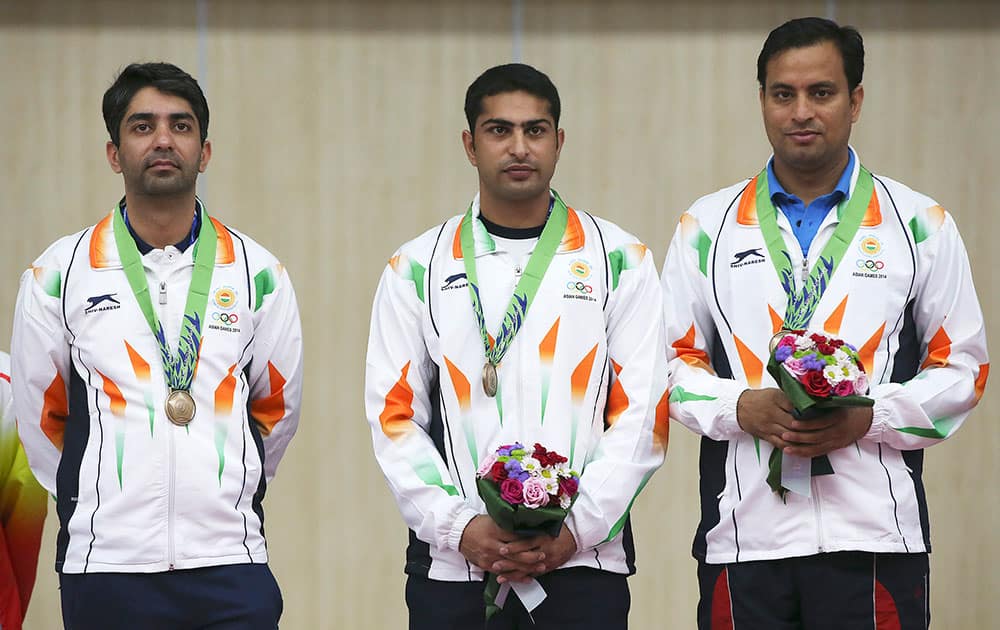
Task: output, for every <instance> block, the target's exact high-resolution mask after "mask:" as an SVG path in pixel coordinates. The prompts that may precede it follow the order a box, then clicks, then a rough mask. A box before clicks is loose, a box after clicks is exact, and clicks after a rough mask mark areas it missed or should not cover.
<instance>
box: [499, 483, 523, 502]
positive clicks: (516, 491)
mask: <svg viewBox="0 0 1000 630" xmlns="http://www.w3.org/2000/svg"><path fill="white" fill-rule="evenodd" d="M500 498H501V499H503V500H504V501H506V502H507V503H510V504H511V505H521V504H522V503H524V486H523V485H522V484H521V482H520V481H518V480H517V479H511V478H509V477H508V478H507V479H504V480H503V482H502V483H501V484H500Z"/></svg>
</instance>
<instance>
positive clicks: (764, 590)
mask: <svg viewBox="0 0 1000 630" xmlns="http://www.w3.org/2000/svg"><path fill="white" fill-rule="evenodd" d="M863 69H864V46H863V42H862V38H861V35H860V34H859V33H858V32H857V31H856V30H855V29H853V28H850V27H841V26H838V25H837V24H836V23H834V22H832V21H830V20H825V19H821V18H803V19H797V20H792V21H790V22H788V23H786V24H783V25H782V26H780V27H778V28H776V29H775V30H773V31H772V32H771V34H770V35H769V36H768V38H767V41H766V42H765V44H764V47H763V50H762V51H761V54H760V58H759V60H758V80H759V82H760V104H761V111H762V113H763V118H764V128H765V131H766V132H767V137H768V140H769V141H770V143H771V146H772V148H773V150H774V154H773V157H772V158H771V160H769V161H768V163H767V165H766V167H765V168H764V169H763V170H762V171H761V173H760V174H759V175H757V176H756V177H754V178H752V179H750V180H745V181H743V182H740V183H739V184H736V185H734V186H731V187H728V188H725V189H723V190H721V191H718V192H716V193H713V194H711V195H708V196H706V197H703V198H702V199H699V200H698V201H697V202H695V204H694V205H693V206H692V207H691V208H690V209H689V210H688V211H687V212H685V213H684V214H683V215H682V217H681V220H680V226H679V227H678V229H677V232H676V234H675V237H674V240H673V242H672V243H671V246H670V250H669V252H668V253H667V258H666V262H665V264H664V268H663V275H662V282H663V287H664V305H665V313H666V315H665V320H666V329H667V343H668V346H667V348H668V355H669V359H670V361H669V365H670V374H671V376H670V386H671V398H670V401H671V406H670V411H671V416H672V417H673V418H675V419H676V420H678V421H680V422H681V423H683V424H684V425H686V426H687V427H689V428H690V429H691V430H693V431H694V432H695V433H698V434H700V435H701V436H703V437H702V441H701V464H700V472H701V507H702V514H701V523H700V524H699V527H698V531H697V533H696V536H695V541H694V548H693V552H694V555H695V557H696V558H697V559H698V563H699V565H698V580H699V584H700V589H701V601H700V603H699V606H698V626H699V628H702V629H704V630H709V629H715V628H768V629H769V630H771V629H789V630H790V629H793V628H797V629H801V628H808V629H813V628H830V629H838V630H839V629H841V628H876V627H877V628H904V629H912V628H925V627H926V626H927V624H928V623H929V618H930V612H929V606H928V602H929V593H928V588H929V569H928V558H927V553H928V552H929V551H930V540H929V531H930V530H929V526H928V523H927V506H926V502H925V495H924V488H923V483H922V481H921V472H922V467H923V449H924V448H926V447H928V446H932V445H934V444H937V443H938V442H940V441H942V440H944V439H946V438H948V437H950V436H951V435H953V434H954V433H955V431H956V430H957V429H958V428H959V426H960V425H961V424H962V422H963V421H964V420H965V418H966V417H967V416H968V414H969V412H970V411H971V410H972V408H973V407H974V406H975V405H976V403H977V402H978V401H979V399H980V397H981V396H982V393H983V388H984V387H985V384H986V378H987V374H988V372H989V362H988V361H989V360H988V358H987V353H986V337H985V331H984V328H983V316H982V312H981V310H980V308H979V303H978V299H977V297H976V292H975V288H974V286H973V283H972V275H971V272H970V268H969V261H968V257H967V255H966V252H965V248H964V246H963V244H962V240H961V238H960V237H959V234H958V230H957V228H956V226H955V222H954V220H953V218H952V216H951V215H950V214H948V213H947V212H946V211H945V210H944V209H942V208H941V206H939V205H937V204H936V203H935V202H934V201H933V200H931V199H930V198H928V197H926V196H924V195H922V194H920V193H917V192H915V191H913V190H911V189H909V188H907V187H906V186H904V185H902V184H900V183H898V182H895V181H893V180H891V179H889V178H886V177H883V176H880V175H873V174H872V173H871V172H870V171H868V170H867V169H866V168H865V167H864V166H863V165H862V164H861V160H860V158H859V157H858V155H857V154H856V153H855V152H854V150H853V149H851V147H850V146H849V144H848V141H849V138H850V132H851V126H852V125H853V123H855V122H856V121H857V120H858V117H859V116H860V114H861V104H862V101H863V99H864V87H863V86H862V85H861V78H862V73H863ZM790 322H806V323H805V326H806V327H808V329H810V330H812V331H816V332H820V331H821V332H823V333H825V334H826V335H830V336H833V337H836V338H839V339H841V340H843V341H845V342H846V343H848V344H851V345H853V346H854V347H855V348H856V349H857V354H858V355H859V357H860V362H861V364H862V366H863V368H864V371H865V373H866V374H867V378H868V380H869V381H870V383H871V388H870V391H869V392H868V396H870V398H872V399H873V400H874V407H849V408H841V409H838V410H836V411H830V412H827V413H825V414H824V415H820V416H818V417H816V418H813V419H806V418H799V417H798V416H797V415H795V414H793V411H794V409H793V405H792V403H791V401H790V400H789V397H788V396H787V395H786V394H785V393H783V392H782V391H781V390H780V389H778V388H777V387H776V384H775V381H774V380H773V379H772V378H771V377H770V375H769V374H768V372H767V371H766V370H765V365H766V364H767V362H768V358H769V354H770V342H771V340H772V337H774V336H775V335H776V333H778V332H779V331H781V330H782V329H783V328H784V327H785V326H786V325H790V324H789V323H790ZM791 327H792V328H797V327H798V326H796V325H791ZM776 449H779V452H780V453H781V454H782V455H783V458H785V459H786V460H787V461H794V459H795V458H801V460H800V461H801V462H802V463H803V466H801V467H800V470H802V471H803V473H802V484H801V485H799V484H794V483H792V481H791V479H793V477H794V475H793V474H792V472H794V471H791V470H789V469H787V468H785V469H783V471H782V474H784V473H789V476H788V477H785V476H782V478H781V482H782V484H785V483H786V481H787V483H788V484H789V487H794V488H796V490H795V491H794V492H791V491H789V492H787V493H784V494H783V491H782V490H781V489H780V488H774V486H772V485H769V483H768V472H769V470H768V468H769V466H768V462H769V459H770V455H771V453H772V452H773V451H774V450H776ZM810 460H811V464H810ZM787 461H786V463H787ZM782 494H783V498H782Z"/></svg>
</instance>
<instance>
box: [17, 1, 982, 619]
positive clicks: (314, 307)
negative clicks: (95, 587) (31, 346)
mask: <svg viewBox="0 0 1000 630" xmlns="http://www.w3.org/2000/svg"><path fill="white" fill-rule="evenodd" d="M521 5H522V9H523V11H522V24H523V37H522V38H521V40H520V42H521V50H522V51H523V56H524V60H525V61H527V62H529V63H534V64H536V65H537V66H538V67H540V68H541V69H542V70H544V71H546V72H547V73H549V75H550V76H551V77H552V78H553V80H554V81H555V83H556V85H557V86H558V87H559V89H560V92H561V95H562V98H563V116H562V126H563V127H564V128H565V129H566V135H567V145H566V150H565V151H564V152H563V154H562V160H561V162H560V165H559V169H558V172H557V175H556V179H555V180H554V181H555V185H556V187H557V188H558V189H559V190H560V192H561V193H562V194H563V196H564V197H565V198H566V199H567V200H568V201H569V202H570V203H572V204H574V205H576V206H578V207H581V208H585V209H589V210H592V211H594V212H596V213H598V214H600V215H602V216H605V217H607V218H609V219H612V220H615V221H616V222H619V223H620V224H621V225H623V226H624V227H626V228H627V229H629V230H630V231H632V232H634V233H636V234H638V235H639V236H640V237H642V238H643V239H644V240H645V241H646V242H647V243H648V244H649V245H650V246H651V247H652V248H653V250H654V252H655V254H656V256H657V261H658V262H660V261H662V259H663V256H664V254H665V247H666V245H667V243H668V242H669V239H670V236H671V234H672V232H673V229H674V226H675V224H676V221H677V217H678V216H679V215H680V213H681V212H682V211H683V210H684V209H685V208H686V207H687V206H688V205H690V203H691V202H693V201H694V200H695V199H696V198H697V197H699V196H701V195H703V194H706V193H708V192H711V191H713V190H716V189H718V188H720V187H722V186H724V185H727V184H729V183H732V182H734V181H736V180H737V179H739V178H741V177H745V176H748V175H751V174H753V173H754V172H756V171H757V170H758V169H759V168H760V167H761V165H762V163H763V161H764V159H766V156H767V154H768V146H767V143H766V139H765V136H764V134H763V129H762V125H761V122H760V113H759V105H758V103H757V86H756V82H755V69H756V68H755V62H756V56H757V53H758V52H759V49H760V45H761V43H762V42H763V39H764V37H765V36H766V34H767V32H768V30H770V28H773V27H774V26H776V25H777V24H779V23H780V22H781V21H783V20H784V19H787V18H789V17H793V16H794V15H799V14H804V12H814V13H818V14H823V13H825V12H827V11H833V12H834V13H835V15H836V17H837V18H838V19H840V20H841V21H843V22H845V23H854V24H856V25H858V26H859V27H860V28H861V30H862V33H863V35H864V36H865V39H866V45H867V50H868V64H867V70H866V75H865V78H866V80H865V85H866V100H865V105H864V111H863V114H862V120H861V122H860V123H859V124H858V125H857V126H856V128H855V132H854V135H853V142H854V144H855V146H856V147H857V149H858V151H859V153H860V154H861V156H862V158H863V159H864V161H865V163H866V164H867V165H869V166H870V167H871V168H873V169H874V170H876V171H877V172H880V173H884V174H887V175H889V176H891V177H893V178H896V179H899V180H901V181H903V182H906V183H908V184H910V185H912V186H913V187H914V188H917V189H918V190H921V191H923V192H926V193H928V194H929V195H931V196H933V197H934V198H935V199H937V200H938V201H939V202H941V203H942V204H943V205H944V206H945V207H947V208H949V209H950V210H951V211H952V212H953V213H954V214H955V216H956V218H957V220H958V222H959V225H960V227H961V229H962V232H963V235H964V237H965V240H966V243H967V245H968V248H969V252H970V258H971V260H972V264H973V270H974V273H975V275H976V279H977V282H978V288H979V292H980V298H981V300H982V303H983V308H984V311H985V313H986V317H987V321H988V322H989V324H990V326H991V329H990V341H991V342H992V346H993V347H994V348H1000V337H998V334H997V332H996V331H994V330H993V327H994V326H995V323H996V322H997V317H998V315H1000V303H998V300H1000V297H998V295H1000V291H998V290H997V289H998V286H997V279H996V278H997V276H996V274H994V273H992V272H993V269H994V267H995V266H996V264H997V263H1000V260H998V256H1000V253H998V251H997V248H996V247H994V246H993V243H995V242H997V241H998V240H1000V228H998V223H997V221H996V220H995V219H994V217H993V215H994V211H993V207H992V206H994V205H995V203H994V202H993V200H992V198H991V195H990V192H991V190H990V184H991V183H992V181H993V179H994V174H995V173H997V172H998V166H1000V165H998V162H997V158H996V156H995V155H994V151H993V150H992V146H991V145H992V139H993V138H995V137H997V136H998V134H1000V110H998V109H997V108H996V107H995V106H994V105H993V104H994V103H995V102H996V101H997V100H998V97H1000V94H998V89H1000V88H998V87H997V86H998V85H1000V71H998V70H997V64H996V62H995V60H996V59H998V58H1000V11H998V9H996V8H993V5H992V4H989V3H985V2H974V1H966V2H958V3H949V4H948V5H947V7H946V8H942V7H940V6H939V5H938V4H937V3H932V2H903V1H900V0H897V1H892V2H890V1H885V0H883V1H880V2H861V1H860V0H859V1H853V2H829V1H825V2H823V1H815V2H791V0H783V1H772V2H768V3H754V4H753V5H747V4H746V3H742V2H736V1H735V0H724V1H722V0H720V1H719V2H708V3H706V2H689V1H687V2H681V1H675V2H654V1H653V0H624V1H622V2H616V3H613V4H611V3H602V2H597V1H596V0H586V1H583V2H578V1H577V2H570V1H569V0H553V1H549V2H522V3H521ZM511 6H512V5H511V4H510V3H492V4H490V3H485V2H461V1H459V0H436V1H433V2H424V3H413V2H405V1H403V0H370V1H369V2H361V1H360V0H340V1H330V2H325V1H322V0H292V1H290V2H285V3H280V4H279V3H271V2H266V1H265V0H253V1H247V2H239V1H237V0H204V1H203V2H197V1H195V0H188V1H182V0H177V1H176V2H171V3H159V4H144V3H143V4H137V3H132V2H126V1H125V0H100V1H92V2H87V3H75V2H69V1H66V0H36V1H35V2H32V3H30V4H25V3H20V2H15V1H14V0H0V53H2V56H3V58H4V59H5V60H7V61H8V63H7V64H4V67H3V69H0V78H2V80H3V85H4V89H3V90H2V91H0V108H2V111H3V112H4V114H5V118H6V120H7V123H8V127H7V133H6V134H5V142H4V143H2V145H0V160H2V163H3V164H4V168H3V169H0V190H3V191H4V196H3V199H2V201H0V225H2V226H3V227H2V228H0V230H2V234H3V237H2V238H3V241H2V244H3V247H2V248H0V272H2V274H3V276H2V277H4V278H6V282H5V284H4V285H3V290H0V329H4V330H8V331H9V330H10V326H11V310H12V307H13V302H14V294H15V290H16V283H17V277H18V275H19V274H20V272H21V270H23V269H24V268H25V267H26V266H27V265H28V264H29V263H30V261H31V260H32V259H33V258H34V257H35V256H37V255H38V253H40V252H41V251H42V249H43V248H44V247H45V246H46V245H48V244H49V243H50V242H51V241H53V240H54V239H55V238H57V237H58V236H60V235H62V234H65V233H69V232H72V231H75V230H77V229H80V228H82V227H84V226H85V225H88V224H90V223H92V222H94V221H95V220H96V219H97V218H99V217H100V216H101V215H102V214H103V213H104V212H106V211H107V209H108V208H109V207H110V206H111V204H113V203H114V202H115V201H116V200H117V199H118V197H119V195H120V194H121V182H120V180H119V179H118V178H117V176H115V175H114V174H113V173H111V171H110V169H109V168H108V167H107V165H106V162H105V159H104V143H105V141H106V132H105V131H104V129H103V122H102V120H101V118H100V98H101V95H102V93H103V91H104V89H105V88H106V87H107V86H108V85H109V84H110V82H111V80H112V78H113V75H114V72H115V70H116V69H117V68H119V67H121V66H122V65H124V64H125V63H127V62H129V61H132V60H157V59H167V60H172V61H175V62H176V63H178V64H179V65H181V66H182V67H184V68H185V69H187V70H189V71H190V72H192V73H193V74H195V75H196V76H198V77H199V78H200V79H201V81H202V84H203V86H204V87H205V90H206V92H207V94H208V98H209V104H210V106H211V111H212V122H211V126H210V139H211V140H212V141H213V145H214V146H213V149H214V152H213V160H212V163H211V165H210V167H209V169H208V172H207V173H206V174H205V176H203V178H202V180H201V186H200V193H201V194H202V196H203V197H204V198H205V200H206V201H207V203H208V204H209V208H210V209H211V210H212V211H213V212H214V213H215V214H217V215H218V216H220V217H221V218H222V219H223V220H225V221H227V222H229V223H231V224H232V225H234V226H236V227H237V228H239V229H241V230H242V231H244V232H246V233H248V234H250V235H251V236H253V237H255V238H257V239H258V240H260V241H261V242H262V243H264V244H265V245H266V246H267V247H268V248H269V249H271V250H272V251H273V252H275V254H277V255H278V256H279V258H281V259H282V261H283V262H284V263H285V264H286V265H287V266H288V268H289V270H290V272H291V274H292V278H293V280H294V282H295V285H296V290H297V292H298V296H299V302H300V306H301V309H302V318H303V325H304V329H305V335H306V339H307V342H308V347H307V354H306V390H305V398H306V399H305V406H304V414H303V420H302V425H301V429H300V434H299V436H298V438H297V440H296V441H295V442H293V445H292V447H291V448H290V449H289V452H288V455H287V458H286V460H285V461H284V462H283V464H282V466H281V470H280V471H279V473H278V476H277V478H276V480H275V483H274V484H273V485H272V486H271V488H269V492H268V496H267V500H266V502H265V505H266V510H267V514H268V520H267V527H268V534H269V540H270V546H269V547H270V550H271V555H272V567H273V568H274V570H275V573H276V574H277V575H278V577H279V580H280V583H281V586H282V589H283V592H284V596H285V615H284V618H283V624H282V627H285V628H292V629H296V628H397V627H404V626H405V618H406V615H405V606H404V603H403V594H402V584H403V576H402V573H401V568H402V552H403V548H404V545H405V538H406V536H405V529H404V526H403V524H402V520H401V519H400V517H399V514H398V511H397V510H396V508H395V506H394V504H393V501H392V499H391V497H390V495H389V493H388V490H387V489H386V487H385V483H384V481H383V479H382V477H381V474H380V472H379V471H378V468H377V466H376V465H375V462H374V458H373V457H372V455H371V446H370V437H369V430H368V427H367V424H366V422H365V420H364V412H363V405H362V384H363V383H362V381H363V371H364V353H365V345H366V336H367V327H368V317H369V312H370V308H371V298H372V295H373V293H374V288H375V283H376V281H377V277H378V275H379V273H380V272H381V268H382V266H383V265H384V263H385V260H386V259H387V258H388V256H389V255H390V254H391V253H392V252H393V250H394V249H395V248H396V247H397V246H398V245H399V244H400V243H402V242H403V241H404V240H407V239H409V238H412V237H413V236H415V235H417V234H418V233H420V232H422V231H423V230H424V229H427V228H429V227H431V226H432V225H434V224H435V223H438V222H440V221H442V220H443V219H444V218H446V217H447V216H450V215H452V214H456V213H458V212H460V211H462V210H464V208H465V206H466V204H467V203H468V201H469V199H470V198H471V195H472V194H473V193H474V191H475V186H476V177H475V171H474V169H473V168H472V167H471V166H469V165H468V163H467V161H466V160H465V157H464V155H463V153H462V149H461V144H460V133H461V130H462V128H463V127H464V125H465V121H464V115H463V113H462V102H463V99H464V91H465V88H466V86H467V85H468V83H469V82H470V81H471V80H472V79H473V78H474V77H475V76H476V75H477V74H478V73H479V72H481V71H482V70H483V69H485V68H486V67H488V66H490V65H493V64H495V63H502V62H505V61H508V60H510V57H511V54H512V46H513V41H514V38H513V31H512V14H511ZM199 10H201V11H202V13H201V14H200V15H201V22H199ZM2 345H6V343H5V344H2ZM997 391H998V390H997V388H996V387H995V386H994V387H992V388H988V389H987V393H986V396H985V398H984V399H983V402H982V405H981V407H980V409H979V410H977V411H976V412H975V413H974V414H973V416H972V417H971V418H970V420H969V422H968V423H967V425H966V426H965V427H964V428H963V430H962V431H961V432H960V433H959V434H958V436H956V437H955V438H954V439H953V440H950V441H949V442H948V443H946V444H944V445H942V446H939V447H936V448H934V449H932V450H931V451H930V452H929V453H928V457H927V466H926V472H925V480H926V482H927V486H928V495H929V499H930V502H931V510H932V512H931V513H932V522H933V529H934V541H935V545H936V546H935V553H934V554H933V555H932V565H933V571H934V574H933V578H932V585H933V587H932V589H931V590H932V598H933V613H934V619H935V627H942V628H979V627H991V626H992V625H996V616H995V613H994V612H993V608H994V607H993V606H992V599H993V595H994V594H995V593H996V592H998V591H1000V579H998V577H997V573H996V571H995V570H994V569H993V567H994V565H995V563H996V562H997V561H1000V544H998V541H997V537H996V536H995V535H994V534H993V531H992V530H993V527H992V525H993V524H994V523H996V522H998V520H1000V502H998V498H997V496H998V493H997V492H996V490H995V486H996V483H997V482H998V481H1000V464H998V461H1000V460H998V458H996V457H994V456H993V454H994V453H996V452H997V451H998V449H1000V429H998V428H997V427H996V426H995V423H991V422H990V419H991V418H993V417H995V416H996V415H997V414H998V412H1000V398H998V396H1000V395H998V394H997V393H996V392H997ZM697 449H698V441H697V439H696V437H695V436H693V435H692V434H690V433H689V432H687V431H686V430H685V429H684V428H683V427H681V426H679V425H676V426H674V427H673V432H672V435H671V447H670V452H669V453H668V459H667V463H666V464H665V465H664V467H663V469H662V470H661V471H660V472H659V473H658V474H657V475H656V476H655V477H654V478H653V481H652V483H651V484H650V485H649V486H648V487H647V489H646V491H645V493H644V494H643V496H642V497H641V498H640V500H639V501H638V502H637V504H636V510H635V519H634V525H635V528H636V534H637V541H638V553H639V558H638V564H639V574H638V575H637V576H636V577H635V578H634V579H633V580H632V581H631V587H632V592H633V616H632V627H635V628H640V629H644V628H658V627H678V628H687V627H693V620H694V606H695V603H696V601H697V589H696V586H695V576H694V562H693V561H692V560H691V558H690V554H689V548H690V541H691V537H692V535H693V530H694V525H695V523H696V521H697V488H696V485H697V472H696V471H697ZM54 537H55V522H54V518H51V517H50V520H49V524H48V530H47V532H46V543H45V548H44V550H43V558H42V566H41V567H40V571H39V582H38V586H37V588H36V595H35V598H34V600H33V603H32V606H31V610H30V616H29V622H28V626H27V627H28V628H29V629H41V630H45V629H48V628H56V627H59V611H58V591H57V589H56V585H57V580H56V576H55V574H54V573H53V572H52V569H51V567H52V561H53V555H54Z"/></svg>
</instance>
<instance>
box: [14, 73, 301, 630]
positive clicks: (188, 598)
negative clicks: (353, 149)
mask: <svg viewBox="0 0 1000 630" xmlns="http://www.w3.org/2000/svg"><path fill="white" fill-rule="evenodd" d="M104 116H105V122H106V124H107V127H108V132H109V134H110V136H111V141H109V142H108V145H107V153H108V161H109V163H110V164H111V167H112V169H113V170H114V171H115V172H117V173H122V175H123V178H124V182H125V197H124V199H122V200H121V202H119V203H118V204H115V206H114V208H113V209H112V210H111V212H110V213H109V214H107V215H106V216H105V217H104V218H103V219H102V220H101V221H100V222H98V223H97V224H96V225H94V226H92V227H89V228H87V229H85V230H83V231H81V232H78V233H76V234H73V235H70V236H66V237H64V238H62V239H60V240H58V241H56V242H55V243H54V244H53V245H52V246H50V247H49V248H48V249H47V250H46V251H45V252H44V253H43V254H42V255H41V256H40V257H39V258H38V259H37V260H36V261H35V262H34V263H33V264H32V266H31V268H30V269H28V270H27V271H26V272H25V273H24V275H23V277H22V279H21V289H20V293H19V294H18V301H17V310H16V313H15V320H14V337H13V346H12V352H11V355H12V358H13V370H12V375H11V376H12V384H13V387H14V398H15V407H16V413H17V417H18V420H19V424H20V433H21V439H22V440H23V442H24V448H25V451H26V453H27V455H28V461H29V463H30V465H31V468H32V470H33V471H34V473H35V475H36V476H37V478H38V480H39V482H40V483H41V484H42V485H43V486H44V487H45V488H46V489H47V490H48V491H49V492H51V493H52V494H54V495H55V496H56V500H57V510H58V513H59V521H60V531H59V536H58V539H57V551H56V570H57V571H59V574H60V594H61V598H62V608H63V621H64V624H65V626H66V627H67V628H71V629H73V630H78V629H82V630H87V629H91V628H93V629H98V628H100V629H108V628H144V629H158V628H163V629H171V630H174V629H183V628H201V627H219V628H221V627H239V628H255V629H256V628H260V629H264V628H270V629H273V628H275V627H277V622H278V618H279V616H280V614H281V608H282V603H281V594H280V591H279V589H278V586H277V584H276V583H275V580H274V577H273V576H272V575H271V572H270V570H269V569H268V566H267V547H266V543H265V540H264V513H263V508H262V505H261V504H262V500H263V498H264V492H265V489H266V486H267V483H268V481H270V479H271V477H272V476H273V475H274V472H275V468H276V467H277V464H278V461H279V460H280V459H281V456H282V454H283V453H284V451H285V448H286V447H287V446H288V443H289V440H291V438H292V435H293V434H294V433H295V429H296V426H297V424H298V417H299V403H300V400H301V373H302V339H301V330H300V326H299V316H298V308H297V306H296V302H295V294H294V291H293V289H292V285H291V282H290V280H289V278H288V274H287V273H286V271H285V270H284V267H283V266H282V265H281V264H280V263H279V262H278V261H277V260H276V259H275V258H274V256H272V255H271V254H270V253H269V252H268V251H267V250H265V249H264V248H263V247H261V246H260V245H258V244H257V243H255V242H254V241H253V240H251V239H250V238H248V237H247V236H245V235H243V234H241V233H240V232H238V231H236V230H233V229H231V228H229V227H227V226H225V225H223V224H222V223H221V222H219V221H218V220H216V219H215V218H213V217H210V216H209V215H208V214H207V212H206V210H205V208H204V206H203V204H202V203H201V201H200V200H198V199H197V198H196V197H195V181H196V179H197V176H198V173H199V172H202V171H204V169H205V167H206V166H207V164H208V160H209V157H210V155H211V144H210V143H209V142H208V141H207V140H206V136H207V134H208V104H207V102H206V101H205V97H204V94H203V93H202V91H201V88H200V87H199V86H198V83H197V82H196V81H195V80H194V79H193V78H192V77H191V76H190V75H188V74H187V73H185V72H184V71H183V70H181V69H180V68H177V67H176V66H173V65H170V64H165V63H150V64H132V65H130V66H128V67H127V68H125V70H123V71H122V72H121V74H120V75H119V76H118V78H117V79H116V80H115V83H114V84H113V85H112V86H111V87H110V88H109V89H108V91H107V93H106V94H105V98H104ZM223 624H232V625H223Z"/></svg>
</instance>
